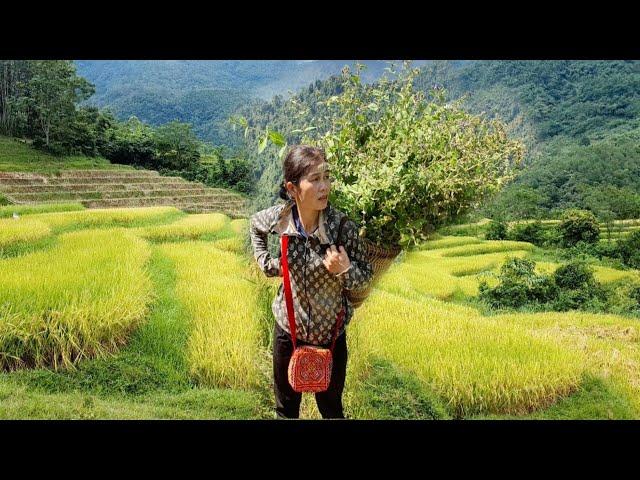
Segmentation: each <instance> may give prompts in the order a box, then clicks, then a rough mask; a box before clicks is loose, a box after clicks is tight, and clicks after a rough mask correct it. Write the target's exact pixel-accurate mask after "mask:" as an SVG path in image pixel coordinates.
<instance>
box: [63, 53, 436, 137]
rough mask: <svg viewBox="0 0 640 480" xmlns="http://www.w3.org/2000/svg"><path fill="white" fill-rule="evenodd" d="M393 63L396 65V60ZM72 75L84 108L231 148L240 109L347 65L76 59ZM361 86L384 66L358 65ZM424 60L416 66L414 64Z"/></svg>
mask: <svg viewBox="0 0 640 480" xmlns="http://www.w3.org/2000/svg"><path fill="white" fill-rule="evenodd" d="M398 62H399V61H398ZM75 63H76V66H77V71H78V73H79V74H80V75H81V76H83V77H85V78H86V79H87V80H89V81H90V82H91V83H93V84H94V85H95V86H96V93H95V95H94V96H93V97H92V98H91V99H90V100H89V103H91V104H94V105H96V106H99V107H108V108H109V109H111V110H112V111H113V112H114V114H115V115H116V116H117V117H118V118H120V119H126V118H128V117H130V116H132V115H135V116H136V117H138V118H139V119H140V120H142V121H144V122H147V123H149V124H151V125H160V124H163V123H167V122H170V121H173V120H179V121H182V122H189V123H191V124H193V126H194V130H195V132H196V134H197V135H198V136H199V137H200V138H201V139H203V140H207V141H210V142H212V143H214V144H218V145H220V144H226V145H235V143H236V139H235V137H234V136H233V135H232V134H231V131H230V128H229V123H228V118H229V117H230V116H231V115H232V114H233V113H234V112H235V111H236V110H238V109H239V108H240V107H245V106H247V105H260V104H261V103H264V102H265V101H267V100H270V99H271V98H272V97H274V96H275V95H281V96H283V97H287V96H288V93H289V91H291V92H295V91H297V90H299V89H301V88H304V87H307V86H308V85H309V84H311V83H313V82H315V81H317V80H324V79H326V78H328V77H330V76H331V75H337V74H339V73H340V71H341V69H342V68H343V67H344V66H345V65H350V66H353V65H354V61H353V60H318V61H315V60H314V61H307V60H106V61H104V60H76V61H75ZM360 63H363V64H364V65H366V66H367V69H366V70H365V72H364V74H363V80H364V81H366V82H371V81H375V80H377V79H378V78H380V76H381V75H382V74H383V72H384V69H385V68H386V67H388V66H389V64H388V63H387V61H384V60H365V61H361V62H360ZM424 63H425V61H418V62H416V64H417V65H420V64H424Z"/></svg>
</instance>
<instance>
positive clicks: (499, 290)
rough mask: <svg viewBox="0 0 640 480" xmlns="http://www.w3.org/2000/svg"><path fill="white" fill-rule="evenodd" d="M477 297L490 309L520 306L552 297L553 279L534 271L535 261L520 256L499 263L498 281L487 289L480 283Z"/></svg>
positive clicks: (544, 301) (554, 288) (543, 301)
mask: <svg viewBox="0 0 640 480" xmlns="http://www.w3.org/2000/svg"><path fill="white" fill-rule="evenodd" d="M479 290H480V299H481V300H483V301H485V302H487V303H488V304H489V305H491V306H492V307H493V308H505V307H506V308H520V307H524V306H526V305H531V304H533V305H535V304H544V303H547V302H548V301H550V300H552V299H553V298H555V294H556V286H555V284H554V282H553V278H552V277H550V276H548V275H538V274H536V273H535V263H534V262H532V261H531V260H527V259H524V258H513V259H511V260H509V261H507V262H505V263H504V265H502V268H501V269H500V283H499V284H498V285H497V286H496V287H493V288H490V287H489V286H488V285H487V283H486V281H483V282H481V284H480V287H479Z"/></svg>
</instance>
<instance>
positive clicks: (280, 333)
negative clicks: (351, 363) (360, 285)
mask: <svg viewBox="0 0 640 480" xmlns="http://www.w3.org/2000/svg"><path fill="white" fill-rule="evenodd" d="M296 345H297V346H302V345H307V344H306V343H305V342H301V341H300V340H298V341H297V342H296ZM330 346H331V345H323V347H325V348H329V347H330ZM292 353H293V344H292V343H291V335H289V334H288V333H287V332H285V331H284V330H283V329H282V328H280V327H279V326H278V324H277V323H276V326H275V329H274V331H273V380H274V381H273V387H274V391H275V394H276V415H277V416H278V418H299V417H300V402H301V400H302V393H299V392H295V391H294V390H293V388H291V385H290V384H289V379H288V377H287V373H288V369H289V359H290V358H291V355H292ZM346 373H347V333H346V331H345V332H344V333H343V334H342V335H340V336H339V337H338V339H337V340H336V346H335V348H334V350H333V368H332V369H331V382H330V383H329V388H328V389H327V390H326V391H324V392H317V393H315V396H316V404H317V405H318V410H319V411H320V414H321V415H322V418H344V413H343V411H342V391H343V390H344V380H345V376H346Z"/></svg>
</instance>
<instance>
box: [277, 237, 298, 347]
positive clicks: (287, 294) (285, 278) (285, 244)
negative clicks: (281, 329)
mask: <svg viewBox="0 0 640 480" xmlns="http://www.w3.org/2000/svg"><path fill="white" fill-rule="evenodd" d="M288 248H289V235H281V236H280V251H281V253H280V264H281V266H282V283H283V284H284V299H285V303H286V304H287V316H288V317H289V331H290V332H291V342H293V349H294V350H295V349H296V320H295V318H294V313H293V297H292V295H291V282H290V280H289V261H288V260H287V252H288Z"/></svg>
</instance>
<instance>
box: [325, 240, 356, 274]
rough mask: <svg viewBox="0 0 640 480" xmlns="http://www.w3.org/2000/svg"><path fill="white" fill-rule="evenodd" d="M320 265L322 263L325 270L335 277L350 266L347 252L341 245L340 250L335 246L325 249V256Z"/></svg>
mask: <svg viewBox="0 0 640 480" xmlns="http://www.w3.org/2000/svg"><path fill="white" fill-rule="evenodd" d="M322 263H324V266H325V267H326V268H327V270H329V271H330V272H331V273H333V274H336V275H337V274H338V273H342V272H344V271H345V270H346V269H347V268H349V266H350V265H351V261H350V260H349V256H348V255H347V251H346V250H345V249H344V247H343V246H342V245H340V250H338V249H337V248H336V246H335V245H331V246H330V247H329V248H327V255H326V256H325V257H324V260H322Z"/></svg>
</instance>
